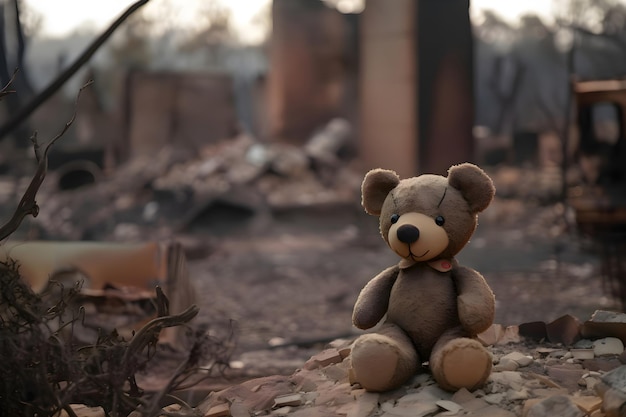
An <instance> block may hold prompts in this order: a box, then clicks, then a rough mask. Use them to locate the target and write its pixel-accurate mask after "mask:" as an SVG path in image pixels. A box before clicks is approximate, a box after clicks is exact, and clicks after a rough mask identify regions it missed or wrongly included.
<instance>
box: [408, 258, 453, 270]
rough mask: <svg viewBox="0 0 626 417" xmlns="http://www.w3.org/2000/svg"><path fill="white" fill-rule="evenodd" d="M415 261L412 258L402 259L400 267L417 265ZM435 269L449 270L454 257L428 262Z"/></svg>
mask: <svg viewBox="0 0 626 417" xmlns="http://www.w3.org/2000/svg"><path fill="white" fill-rule="evenodd" d="M416 263H417V262H415V261H414V260H412V259H406V258H405V259H402V260H401V261H400V263H399V264H398V266H399V267H400V269H407V268H410V267H412V266H413V265H415V264H416ZM427 264H428V266H430V267H431V268H432V269H434V270H435V271H439V272H448V271H450V270H451V269H452V265H453V261H452V259H437V260H436V261H431V262H428V263H427Z"/></svg>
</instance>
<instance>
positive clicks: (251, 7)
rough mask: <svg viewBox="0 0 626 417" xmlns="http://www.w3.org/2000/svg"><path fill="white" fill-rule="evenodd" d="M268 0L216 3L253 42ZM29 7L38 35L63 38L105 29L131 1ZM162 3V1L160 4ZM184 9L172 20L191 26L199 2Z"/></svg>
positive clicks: (63, 0) (33, 0)
mask: <svg viewBox="0 0 626 417" xmlns="http://www.w3.org/2000/svg"><path fill="white" fill-rule="evenodd" d="M269 1H270V0H218V3H220V5H222V6H226V7H227V8H228V9H229V10H230V11H231V17H232V23H233V26H234V28H235V30H237V31H238V33H240V35H241V37H242V40H243V41H244V42H256V41H258V40H259V39H260V38H261V37H262V31H261V30H260V28H259V27H258V25H254V24H253V22H252V20H253V18H254V17H255V16H256V15H258V13H260V12H261V11H262V10H263V8H264V7H265V6H266V5H267V4H268V3H269ZM26 3H27V4H28V6H29V7H31V8H32V9H34V10H35V11H36V12H37V13H39V14H41V16H42V19H43V21H42V26H41V31H40V35H41V36H49V37H63V36H66V35H68V34H70V33H71V32H73V31H75V30H76V29H78V28H80V27H85V26H88V27H93V28H94V29H95V30H102V29H105V28H106V27H107V26H108V25H109V24H111V23H112V22H113V21H114V20H115V19H116V18H117V17H118V16H120V15H121V14H122V13H123V12H124V11H126V9H128V8H129V7H130V6H131V5H132V4H133V3H135V1H133V0H102V1H96V0H91V1H85V0H54V1H52V0H26ZM158 3H159V0H152V1H150V2H149V3H147V4H145V5H144V6H143V7H142V8H141V10H145V11H146V13H150V12H151V11H152V10H155V11H156V7H155V5H157V6H158ZM161 4H163V2H161ZM184 4H185V6H187V7H180V8H178V9H177V10H176V13H175V15H174V16H173V18H174V19H175V20H177V21H178V22H180V23H181V24H193V21H194V18H195V17H196V16H197V13H198V11H199V9H200V7H201V6H202V5H203V0H185V3H184Z"/></svg>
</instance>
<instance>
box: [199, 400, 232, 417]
mask: <svg viewBox="0 0 626 417" xmlns="http://www.w3.org/2000/svg"><path fill="white" fill-rule="evenodd" d="M229 415H230V406H229V405H228V404H227V403H223V404H218V405H215V406H213V407H211V408H209V411H207V413H206V414H205V415H204V417H228V416H229Z"/></svg>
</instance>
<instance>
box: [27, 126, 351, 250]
mask: <svg viewBox="0 0 626 417" xmlns="http://www.w3.org/2000/svg"><path fill="white" fill-rule="evenodd" d="M349 137H350V126H349V124H347V122H345V121H343V120H341V119H335V120H332V121H331V122H330V123H329V124H328V126H326V127H325V128H324V129H322V130H320V131H319V132H318V133H316V134H315V135H313V136H312V137H311V139H310V140H309V141H308V142H307V143H306V144H305V145H304V146H301V147H300V146H295V145H290V144H285V143H269V144H268V143H261V142H258V141H256V140H255V139H253V138H252V137H250V136H249V135H246V134H241V135H239V136H237V137H235V138H232V139H228V140H224V141H222V142H219V143H216V144H212V145H207V146H205V147H203V148H201V149H199V151H198V152H197V153H194V154H192V153H191V152H190V151H189V150H184V149H177V148H175V147H167V148H163V149H162V150H160V151H159V152H158V153H157V154H155V155H137V156H135V157H133V158H131V159H130V160H129V161H128V162H127V163H126V164H124V165H122V166H120V167H118V168H117V169H116V170H115V172H113V173H112V174H111V175H109V176H108V177H106V178H104V179H102V180H100V181H98V182H96V183H94V184H91V185H89V186H85V187H81V188H77V189H75V190H69V191H61V190H59V189H58V188H56V187H52V186H50V185H51V184H52V185H54V184H55V181H56V180H57V179H56V178H54V173H50V178H48V179H47V183H48V184H47V185H48V186H47V187H46V188H44V189H42V190H41V193H40V196H39V202H40V205H41V207H42V208H43V209H42V211H41V213H40V216H39V218H38V221H37V225H38V227H40V228H41V229H42V230H40V236H39V237H40V238H44V239H63V240H117V241H120V240H124V241H129V240H138V239H145V238H146V237H148V238H163V237H169V236H171V235H172V234H176V233H182V232H186V231H189V230H190V229H193V228H194V226H197V225H198V223H202V222H204V221H209V222H210V221H211V220H212V219H210V217H211V216H210V215H207V213H212V214H215V213H213V212H211V210H213V209H215V208H219V207H226V208H227V209H228V210H227V211H229V212H230V215H231V216H234V217H233V218H229V219H222V223H224V221H227V220H230V221H231V222H232V223H238V222H242V221H247V220H250V219H252V218H256V217H257V216H258V215H266V216H271V215H272V213H273V211H274V210H284V209H289V208H293V207H302V206H311V205H318V206H319V205H324V204H330V205H333V204H356V203H355V202H358V190H359V185H360V181H361V178H360V174H357V173H355V172H353V170H352V169H350V167H349V163H346V160H345V158H343V159H342V155H343V153H344V151H345V149H346V148H348V147H349V143H348V140H349ZM65 175H67V174H65ZM216 213H219V211H217V212H216ZM238 213H239V214H240V215H239V217H237V215H238ZM213 217H215V216H213ZM214 222H215V221H214ZM204 226H206V225H204ZM210 226H212V225H209V228H210ZM218 232H219V231H218Z"/></svg>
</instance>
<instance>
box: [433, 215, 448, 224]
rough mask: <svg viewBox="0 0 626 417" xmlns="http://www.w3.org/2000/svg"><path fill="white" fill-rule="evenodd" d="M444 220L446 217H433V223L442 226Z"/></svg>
mask: <svg viewBox="0 0 626 417" xmlns="http://www.w3.org/2000/svg"><path fill="white" fill-rule="evenodd" d="M445 222H446V219H444V218H443V216H437V217H435V224H436V225H437V226H443V224H444V223H445Z"/></svg>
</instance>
